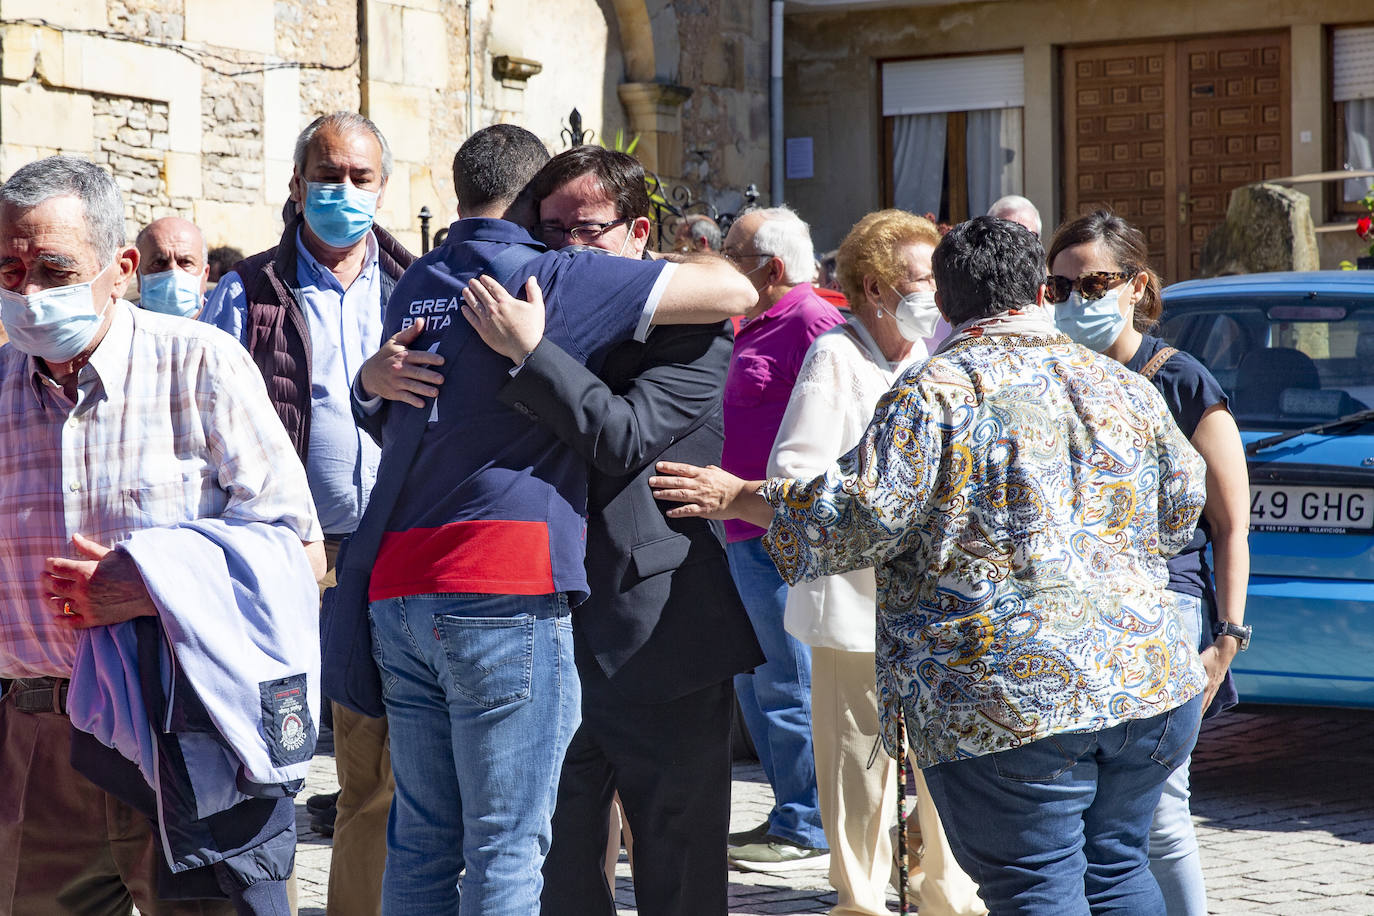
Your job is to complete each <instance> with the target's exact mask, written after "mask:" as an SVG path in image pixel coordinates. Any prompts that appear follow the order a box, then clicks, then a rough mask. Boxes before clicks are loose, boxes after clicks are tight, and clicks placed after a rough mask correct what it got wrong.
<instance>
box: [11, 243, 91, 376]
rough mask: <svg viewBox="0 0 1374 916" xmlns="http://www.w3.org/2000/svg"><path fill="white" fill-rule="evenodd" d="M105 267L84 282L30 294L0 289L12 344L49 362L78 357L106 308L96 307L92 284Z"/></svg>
mask: <svg viewBox="0 0 1374 916" xmlns="http://www.w3.org/2000/svg"><path fill="white" fill-rule="evenodd" d="M111 266H113V265H111ZM109 269H110V268H109V267H106V268H105V270H109ZM105 270H102V271H101V272H100V273H98V274H96V275H95V276H94V277H92V278H91V279H89V280H87V281H86V282H85V283H72V284H70V285H68V286H55V287H53V288H52V289H43V290H39V291H38V292H36V293H30V294H29V295H27V296H25V295H23V294H22V293H16V292H12V291H11V290H7V289H0V322H3V323H4V325H5V332H6V333H7V334H9V337H10V343H12V344H14V346H15V349H17V350H19V351H21V352H23V353H27V354H29V355H30V356H36V357H38V358H39V359H41V360H43V361H44V362H47V363H65V362H69V361H70V360H73V359H75V358H76V357H77V356H78V355H80V353H81V352H82V351H83V350H85V349H86V348H87V347H88V346H90V344H91V341H92V340H94V339H95V334H96V331H99V330H100V322H101V320H102V319H103V318H104V310H103V309H102V310H100V311H97V310H96V307H95V299H94V297H93V296H92V295H91V284H92V283H94V282H95V281H96V280H97V279H99V278H100V276H101V275H102V274H104V273H105Z"/></svg>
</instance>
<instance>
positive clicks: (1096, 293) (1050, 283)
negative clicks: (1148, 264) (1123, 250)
mask: <svg viewBox="0 0 1374 916" xmlns="http://www.w3.org/2000/svg"><path fill="white" fill-rule="evenodd" d="M1137 273H1139V271H1135V270H1095V271H1093V272H1092V273H1087V274H1084V275H1083V276H1081V277H1079V278H1078V279H1077V280H1070V279H1069V278H1068V277H1060V276H1058V275H1056V274H1050V275H1049V276H1048V277H1046V278H1045V298H1046V299H1047V300H1048V301H1049V302H1051V303H1052V304H1054V305H1058V304H1059V303H1061V302H1068V301H1069V293H1071V292H1073V291H1074V290H1078V292H1079V294H1080V295H1082V296H1083V298H1084V299H1089V300H1091V299H1101V298H1102V297H1103V296H1105V295H1106V294H1107V290H1109V289H1111V288H1112V287H1113V286H1116V285H1117V284H1118V283H1124V282H1125V281H1127V280H1131V279H1134V278H1135V275H1136V274H1137Z"/></svg>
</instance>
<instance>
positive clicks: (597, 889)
mask: <svg viewBox="0 0 1374 916" xmlns="http://www.w3.org/2000/svg"><path fill="white" fill-rule="evenodd" d="M581 649H582V647H581V646H579V650H581ZM577 669H578V673H579V675H580V676H581V679H582V725H581V727H580V728H578V730H577V733H576V734H575V735H573V740H572V744H571V745H570V746H569V748H568V754H567V757H566V759H565V760H564V763H563V773H562V776H561V778H560V781H559V785H558V805H557V809H556V810H555V812H554V816H553V844H552V846H551V847H550V849H549V855H548V858H547V859H546V860H545V862H544V892H543V898H542V900H541V904H542V909H541V911H540V912H541V914H542V916H615V899H614V893H613V891H614V889H613V888H610V887H608V886H607V884H606V875H605V871H604V869H603V860H604V857H605V851H606V841H607V818H608V817H609V816H610V807H611V798H612V796H613V795H614V793H616V792H619V793H620V802H621V805H622V806H623V807H624V809H625V819H626V821H627V822H628V823H629V826H630V831H631V833H632V834H633V835H634V878H635V901H636V903H637V905H638V908H639V912H640V914H641V916H725V912H726V891H727V881H728V879H727V867H726V861H725V844H726V838H727V835H728V833H729V829H730V722H731V717H732V715H733V713H734V703H735V688H734V683H733V681H730V680H727V681H723V682H721V683H719V684H713V685H711V686H709V687H706V688H704V689H701V690H697V691H695V692H693V693H689V694H687V695H686V696H683V697H679V698H678V699H676V700H671V701H669V702H667V703H636V702H634V701H633V700H630V699H627V698H625V697H624V696H622V695H621V693H620V692H619V691H617V690H616V689H615V688H613V687H612V686H611V685H610V684H609V683H608V682H607V680H606V676H605V674H604V673H602V671H601V668H600V666H599V665H598V664H597V662H596V659H595V658H592V657H591V655H590V654H589V653H587V652H585V651H579V652H578V653H577Z"/></svg>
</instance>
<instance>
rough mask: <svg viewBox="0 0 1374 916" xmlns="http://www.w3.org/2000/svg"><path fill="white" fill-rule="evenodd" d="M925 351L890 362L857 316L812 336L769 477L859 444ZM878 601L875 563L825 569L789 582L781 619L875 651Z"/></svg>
mask: <svg viewBox="0 0 1374 916" xmlns="http://www.w3.org/2000/svg"><path fill="white" fill-rule="evenodd" d="M926 355H927V354H926V348H925V345H924V343H922V342H920V341H917V342H916V343H915V344H913V345H912V348H911V353H909V354H908V355H907V357H906V359H904V360H903V361H902V362H900V363H897V364H893V363H890V362H888V360H887V358H886V357H885V356H883V352H882V350H881V349H879V347H878V343H877V341H875V340H874V339H873V336H872V335H871V334H869V332H868V329H867V328H865V327H864V326H863V324H862V323H861V322H860V321H859V320H858V319H857V318H851V319H849V321H848V322H847V323H845V324H843V325H840V326H839V327H836V328H831V329H830V330H829V331H826V332H825V333H824V334H822V335H820V336H819V337H817V338H816V339H815V340H814V341H812V343H811V349H810V350H808V351H807V353H806V358H805V360H804V361H803V362H802V367H801V370H800V371H799V372H798V374H797V381H796V384H795V385H794V386H793V387H792V395H791V398H790V399H789V400H788V402H787V411H786V413H784V414H783V417H782V426H780V427H779V428H778V435H777V438H776V439H775V440H774V441H773V451H772V454H770V455H769V457H768V476H769V477H792V478H799V479H804V480H810V479H811V478H812V477H815V476H816V475H817V474H819V473H821V472H822V471H824V470H825V469H826V468H828V467H830V465H831V464H832V463H833V462H834V461H835V459H836V458H838V457H840V456H841V455H843V454H844V453H845V452H847V451H849V450H850V449H852V448H853V447H854V446H856V445H858V444H859V440H860V439H861V438H863V434H864V430H866V429H867V428H868V423H869V420H871V419H872V418H873V409H874V408H875V407H876V406H877V403H878V399H879V398H880V397H882V396H883V395H884V394H886V393H887V390H888V389H889V388H891V387H892V384H893V382H895V381H896V380H897V379H898V377H899V376H901V375H902V374H903V373H904V372H905V371H906V370H907V369H908V368H910V366H911V365H912V364H913V363H916V362H919V361H921V360H923V359H925V358H926ZM876 605H877V587H876V585H875V583H874V577H873V570H872V569H858V570H855V571H853V572H848V573H843V574H842V575H837V576H824V577H822V578H820V579H816V580H814V581H812V582H799V583H797V584H796V585H794V586H792V587H791V588H790V589H788V592H787V610H786V613H785V614H784V616H783V625H784V626H785V627H786V629H787V632H789V633H791V634H792V635H793V636H795V637H797V639H800V640H801V641H802V642H804V643H806V644H807V645H810V646H818V647H821V648H827V649H839V650H842V651H845V652H872V651H873V650H874V630H875V627H876V617H875V615H876Z"/></svg>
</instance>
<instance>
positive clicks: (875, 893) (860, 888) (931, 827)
mask: <svg viewBox="0 0 1374 916" xmlns="http://www.w3.org/2000/svg"><path fill="white" fill-rule="evenodd" d="M876 681H877V676H876V674H875V673H874V665H873V653H872V652H845V651H843V650H840V649H826V648H819V647H816V646H813V647H812V648H811V721H812V725H813V728H814V732H815V738H814V742H813V744H814V747H815V753H816V785H817V788H818V790H819V792H820V801H821V822H822V824H824V826H825V835H826V838H827V839H829V841H830V885H831V886H832V887H833V888H835V906H834V908H832V909H831V910H830V913H831V916H881V914H886V913H887V912H888V909H887V886H888V882H889V878H890V876H891V874H892V871H893V869H892V834H891V832H890V830H889V828H890V827H891V825H893V824H895V823H896V820H897V761H895V760H893V759H892V758H891V757H889V756H888V755H887V754H886V752H884V751H883V749H882V748H881V747H880V746H879V744H878V740H879V739H878V694H877V684H876ZM915 772H916V775H917V779H916V785H917V791H918V792H919V796H918V798H917V802H916V818H917V823H919V824H920V828H921V838H922V841H923V843H924V850H923V851H922V854H921V857H920V866H921V873H922V877H921V878H920V881H919V884H918V883H917V882H916V881H915V880H913V881H912V892H913V893H912V902H913V903H917V904H918V909H919V910H920V912H921V916H981V914H984V913H987V911H988V910H987V907H985V906H984V905H983V901H982V900H981V899H979V897H978V886H977V885H976V884H974V883H973V880H972V879H971V878H969V877H968V875H966V874H964V872H963V870H962V869H961V868H959V865H958V863H957V862H955V861H954V855H953V853H952V852H950V849H949V843H948V842H947V841H946V839H945V833H944V830H943V828H942V826H941V824H940V815H939V814H938V813H937V812H936V810H935V805H934V804H933V803H932V802H931V800H930V794H929V792H927V791H926V786H925V781H924V780H923V779H921V778H920V770H916V771H915ZM909 859H910V860H911V861H912V862H914V861H915V860H916V856H915V855H910V856H909Z"/></svg>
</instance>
